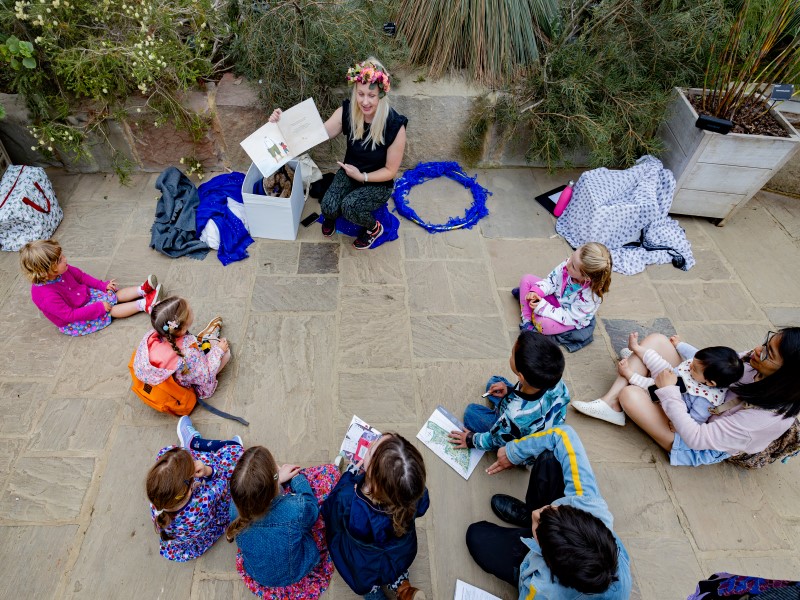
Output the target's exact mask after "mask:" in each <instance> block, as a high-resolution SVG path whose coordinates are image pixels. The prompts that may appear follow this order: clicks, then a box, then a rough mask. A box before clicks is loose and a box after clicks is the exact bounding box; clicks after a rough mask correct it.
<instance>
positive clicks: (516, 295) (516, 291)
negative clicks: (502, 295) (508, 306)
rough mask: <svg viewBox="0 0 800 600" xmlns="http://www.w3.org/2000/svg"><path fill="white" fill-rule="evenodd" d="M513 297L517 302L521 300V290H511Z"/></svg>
mask: <svg viewBox="0 0 800 600" xmlns="http://www.w3.org/2000/svg"><path fill="white" fill-rule="evenodd" d="M511 295H512V296H514V298H516V299H517V300H519V288H514V289H513V290H511Z"/></svg>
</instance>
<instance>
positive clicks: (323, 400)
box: [231, 315, 344, 463]
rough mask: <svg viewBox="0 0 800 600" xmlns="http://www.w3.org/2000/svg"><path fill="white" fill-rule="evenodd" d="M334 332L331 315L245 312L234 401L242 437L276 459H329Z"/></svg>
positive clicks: (303, 461) (304, 460) (306, 460)
mask: <svg viewBox="0 0 800 600" xmlns="http://www.w3.org/2000/svg"><path fill="white" fill-rule="evenodd" d="M334 336H335V328H334V318H333V316H313V317H312V316H299V315H298V316H273V315H254V316H251V318H250V322H249V324H248V328H247V333H246V336H245V340H244V342H243V344H242V350H241V352H240V357H241V359H242V360H241V362H240V364H239V370H238V381H237V392H236V397H237V402H236V403H235V405H234V406H235V408H236V410H237V411H238V413H237V414H239V415H241V416H244V417H245V418H246V419H247V420H248V421H250V427H249V428H248V430H247V431H248V432H247V433H246V434H245V435H247V439H248V440H252V441H248V443H260V444H263V445H265V446H267V447H268V448H271V449H272V450H273V451H274V452H275V454H276V458H277V459H278V460H279V461H281V460H282V461H293V462H298V463H309V462H314V461H318V462H319V461H325V462H327V461H329V460H330V459H331V457H332V456H333V455H332V454H330V451H329V450H328V445H329V444H328V443H327V440H328V437H329V436H330V435H331V432H330V427H329V425H330V423H331V415H332V404H333V396H332V385H331V383H332V382H333V381H334V374H333V365H334V362H333V361H334V356H333V353H332V352H331V351H330V349H331V348H333V347H335V337H334ZM265 340H268V343H265ZM234 406H232V407H231V408H233V407H234ZM342 435H344V434H342ZM256 440H258V441H257V442H256ZM310 440H314V442H313V443H309V441H310Z"/></svg>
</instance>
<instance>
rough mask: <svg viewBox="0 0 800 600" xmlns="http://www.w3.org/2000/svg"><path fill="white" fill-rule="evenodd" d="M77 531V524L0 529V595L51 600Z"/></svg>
mask: <svg viewBox="0 0 800 600" xmlns="http://www.w3.org/2000/svg"><path fill="white" fill-rule="evenodd" d="M77 531H78V526H77V525H60V526H43V525H27V526H15V527H0V578H2V580H3V589H4V590H5V592H3V596H4V597H7V598H11V597H17V598H21V597H23V596H24V597H27V598H54V597H55V593H56V590H57V588H58V584H59V581H60V580H61V576H62V574H63V571H64V567H65V565H66V563H67V557H68V555H69V549H70V546H71V544H72V541H73V539H74V538H75V534H76V533H77ZM23 590H24V591H23ZM6 594H8V595H6Z"/></svg>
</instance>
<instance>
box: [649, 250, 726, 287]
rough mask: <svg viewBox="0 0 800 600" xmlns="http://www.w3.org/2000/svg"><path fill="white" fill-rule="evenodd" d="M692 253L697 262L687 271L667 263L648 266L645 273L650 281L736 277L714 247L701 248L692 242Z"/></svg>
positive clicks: (706, 279)
mask: <svg viewBox="0 0 800 600" xmlns="http://www.w3.org/2000/svg"><path fill="white" fill-rule="evenodd" d="M692 254H693V255H694V258H695V260H696V261H697V262H696V264H695V265H694V266H693V267H692V268H691V269H689V270H688V271H683V270H681V269H676V268H675V267H673V266H672V264H671V263H667V264H665V265H650V266H648V267H647V275H648V276H649V277H650V279H651V280H652V281H691V280H693V279H699V280H702V281H714V280H731V279H735V278H736V275H735V274H734V273H733V271H732V270H731V269H730V268H729V267H728V265H727V262H726V261H725V260H724V258H723V257H722V256H721V255H720V254H718V253H717V252H716V250H715V249H714V248H703V247H698V246H696V245H694V244H693V245H692Z"/></svg>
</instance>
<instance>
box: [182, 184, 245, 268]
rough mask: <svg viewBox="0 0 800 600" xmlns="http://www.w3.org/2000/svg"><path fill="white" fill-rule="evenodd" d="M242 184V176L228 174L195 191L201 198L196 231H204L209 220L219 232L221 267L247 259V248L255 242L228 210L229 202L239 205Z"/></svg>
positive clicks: (218, 255)
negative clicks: (230, 200)
mask: <svg viewBox="0 0 800 600" xmlns="http://www.w3.org/2000/svg"><path fill="white" fill-rule="evenodd" d="M259 181H260V180H259ZM243 182H244V173H227V174H225V175H218V176H216V177H214V178H213V179H211V180H209V181H207V182H206V183H204V184H203V185H201V186H200V188H199V189H198V190H197V193H198V195H199V196H200V204H199V206H198V207H197V216H196V219H195V221H196V223H195V224H196V226H197V231H203V229H205V227H206V225H207V224H208V221H209V219H212V220H213V221H214V223H215V224H216V226H217V229H219V249H218V250H217V258H219V261H220V262H221V263H222V264H223V265H228V264H230V263H232V262H235V261H237V260H242V259H245V258H247V257H248V256H249V255H248V254H247V247H248V246H249V245H250V244H252V243H253V241H254V240H253V238H252V237H250V233H249V232H248V231H247V229H246V228H245V226H244V224H243V223H242V221H241V220H240V219H239V218H238V217H237V216H236V215H235V214H233V212H231V210H230V209H229V208H228V198H231V199H232V200H234V201H236V202H239V203H240V204H241V202H242V183H243Z"/></svg>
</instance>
